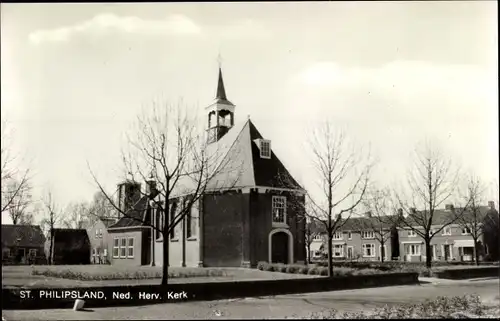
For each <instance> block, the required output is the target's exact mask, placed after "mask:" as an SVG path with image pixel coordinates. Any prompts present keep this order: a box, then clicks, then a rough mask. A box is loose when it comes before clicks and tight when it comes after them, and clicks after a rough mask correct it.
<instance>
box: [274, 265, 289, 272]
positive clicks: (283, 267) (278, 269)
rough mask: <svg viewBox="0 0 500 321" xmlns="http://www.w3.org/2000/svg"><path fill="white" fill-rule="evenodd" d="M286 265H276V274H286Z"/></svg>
mask: <svg viewBox="0 0 500 321" xmlns="http://www.w3.org/2000/svg"><path fill="white" fill-rule="evenodd" d="M286 268H287V265H286V264H283V263H278V264H277V265H276V272H281V273H286Z"/></svg>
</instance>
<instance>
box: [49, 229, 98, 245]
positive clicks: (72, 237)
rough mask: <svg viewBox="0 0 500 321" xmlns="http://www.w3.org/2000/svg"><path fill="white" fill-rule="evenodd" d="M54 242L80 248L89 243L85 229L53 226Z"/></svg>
mask: <svg viewBox="0 0 500 321" xmlns="http://www.w3.org/2000/svg"><path fill="white" fill-rule="evenodd" d="M53 237H54V243H55V244H60V243H63V244H66V245H65V246H67V247H69V248H81V247H83V246H86V245H88V244H90V240H89V236H88V234H87V230H86V229H71V228H55V229H54V232H53Z"/></svg>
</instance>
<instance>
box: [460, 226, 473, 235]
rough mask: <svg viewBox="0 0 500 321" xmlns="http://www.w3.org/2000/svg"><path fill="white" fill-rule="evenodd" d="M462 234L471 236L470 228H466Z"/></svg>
mask: <svg viewBox="0 0 500 321" xmlns="http://www.w3.org/2000/svg"><path fill="white" fill-rule="evenodd" d="M462 234H463V235H467V234H471V231H470V228H468V227H464V228H463V229H462Z"/></svg>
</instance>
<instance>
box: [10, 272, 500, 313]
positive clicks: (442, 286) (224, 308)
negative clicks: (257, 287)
mask: <svg viewBox="0 0 500 321" xmlns="http://www.w3.org/2000/svg"><path fill="white" fill-rule="evenodd" d="M421 281H422V282H421V284H420V285H408V286H393V287H383V288H369V289H358V290H345V291H332V292H320V293H307V294H293V295H279V296H273V297H260V298H244V299H231V300H219V301H200V302H194V301H192V302H184V303H167V304H155V305H147V306H139V307H114V308H96V309H91V310H88V311H78V312H74V311H72V310H69V309H63V310H10V311H9V310H6V311H2V316H3V317H4V319H5V320H7V321H10V320H148V319H149V320H153V319H155V320H164V319H229V318H230V319H240V318H245V319H262V318H264V319H273V318H303V317H306V316H309V315H311V313H315V312H316V313H317V312H322V311H325V310H328V309H336V310H338V311H341V312H342V311H363V310H364V311H369V310H372V309H374V308H376V307H383V306H385V305H386V304H387V305H397V304H401V303H417V302H423V301H425V300H426V299H433V298H436V297H438V296H456V295H463V294H477V295H479V296H480V297H481V299H482V301H483V302H485V303H486V304H489V305H494V304H496V305H498V304H499V300H500V298H499V296H500V295H499V286H500V284H499V279H498V278H485V279H475V280H463V281H451V280H443V279H433V278H423V279H421Z"/></svg>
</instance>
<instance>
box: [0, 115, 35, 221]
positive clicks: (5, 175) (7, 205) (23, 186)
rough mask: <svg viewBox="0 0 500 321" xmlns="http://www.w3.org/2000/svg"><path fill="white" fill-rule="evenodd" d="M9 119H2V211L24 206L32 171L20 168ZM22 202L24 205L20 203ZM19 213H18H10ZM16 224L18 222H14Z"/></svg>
mask: <svg viewBox="0 0 500 321" xmlns="http://www.w3.org/2000/svg"><path fill="white" fill-rule="evenodd" d="M9 129H10V128H9V126H8V124H7V121H5V120H3V121H2V129H1V130H2V135H1V139H2V142H1V148H0V150H1V156H0V158H1V167H0V170H1V183H2V197H1V202H2V206H1V208H2V213H4V212H6V211H9V210H10V209H11V208H12V209H13V210H14V211H19V207H20V206H21V207H24V204H25V203H26V201H27V199H26V197H25V196H27V195H29V194H30V186H29V179H30V171H29V170H28V169H27V170H20V169H19V168H20V164H18V163H17V162H16V161H17V159H18V156H17V155H13V154H12V150H11V142H12V132H11V131H9ZM20 203H21V204H22V205H20ZM12 215H18V213H16V214H12V213H11V214H10V216H11V217H12ZM14 224H16V223H14Z"/></svg>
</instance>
